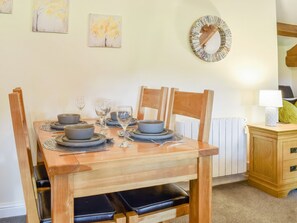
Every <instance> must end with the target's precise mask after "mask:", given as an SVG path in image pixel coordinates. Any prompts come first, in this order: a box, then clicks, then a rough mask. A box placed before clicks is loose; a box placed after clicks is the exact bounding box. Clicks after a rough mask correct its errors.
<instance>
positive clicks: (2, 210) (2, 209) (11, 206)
mask: <svg viewBox="0 0 297 223" xmlns="http://www.w3.org/2000/svg"><path fill="white" fill-rule="evenodd" d="M20 215H26V208H25V203H23V202H14V203H2V204H0V218H8V217H13V216H20Z"/></svg>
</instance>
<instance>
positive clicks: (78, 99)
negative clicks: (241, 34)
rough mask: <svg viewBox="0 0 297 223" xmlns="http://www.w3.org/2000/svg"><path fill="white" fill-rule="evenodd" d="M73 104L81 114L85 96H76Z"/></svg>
mask: <svg viewBox="0 0 297 223" xmlns="http://www.w3.org/2000/svg"><path fill="white" fill-rule="evenodd" d="M75 104H76V107H77V108H78V109H79V111H80V115H82V110H83V109H84V107H85V105H86V104H85V97H84V96H78V97H76V99H75Z"/></svg>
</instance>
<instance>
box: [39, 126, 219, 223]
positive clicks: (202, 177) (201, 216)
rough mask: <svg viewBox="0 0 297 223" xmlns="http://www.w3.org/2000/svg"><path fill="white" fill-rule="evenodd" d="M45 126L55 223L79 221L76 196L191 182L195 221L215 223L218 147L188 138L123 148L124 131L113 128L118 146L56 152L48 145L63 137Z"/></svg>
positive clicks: (41, 135) (43, 137)
mask: <svg viewBox="0 0 297 223" xmlns="http://www.w3.org/2000/svg"><path fill="white" fill-rule="evenodd" d="M87 122H88V123H95V120H87ZM43 125H45V122H44V121H36V122H34V129H35V132H36V136H37V140H38V145H39V146H38V147H39V151H40V152H41V155H42V157H43V161H44V163H45V166H46V169H47V172H48V175H49V178H50V183H51V209H52V210H51V215H52V222H53V223H61V222H63V223H68V222H69V223H73V221H74V217H73V216H74V210H73V204H74V198H76V197H84V196H90V195H95V194H104V193H110V192H116V191H123V190H129V189H135V188H142V187H149V186H154V185H161V184H167V183H175V182H185V181H190V214H189V219H190V222H191V223H194V222H195V223H197V222H199V223H207V222H211V186H212V185H211V183H212V180H211V178H212V173H211V158H212V156H213V155H215V154H218V148H217V147H215V146H212V145H209V144H207V143H203V142H199V141H197V140H192V139H189V138H183V139H182V141H181V142H180V143H174V142H173V143H165V144H164V145H160V144H157V143H154V142H151V141H137V140H135V141H133V142H132V141H131V142H130V146H129V147H128V148H121V147H120V146H119V145H120V143H121V141H122V140H123V139H122V138H121V137H119V136H118V131H119V130H120V128H119V127H110V128H108V129H107V130H106V131H105V134H106V137H107V138H113V140H112V141H113V143H107V144H106V147H105V149H104V150H103V151H89V152H88V151H87V152H79V153H77V152H73V151H71V152H69V151H56V150H50V149H48V148H47V147H46V146H45V142H46V141H48V140H52V139H54V137H56V136H57V135H58V134H59V133H55V132H51V131H45V130H43V128H41V127H42V126H43ZM95 126H96V127H95V132H99V131H100V128H99V126H97V125H95ZM60 134H63V133H60ZM65 150H67V148H66V147H65Z"/></svg>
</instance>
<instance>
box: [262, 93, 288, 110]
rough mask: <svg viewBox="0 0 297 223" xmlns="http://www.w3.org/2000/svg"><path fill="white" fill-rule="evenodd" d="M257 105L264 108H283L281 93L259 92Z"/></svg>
mask: <svg viewBox="0 0 297 223" xmlns="http://www.w3.org/2000/svg"><path fill="white" fill-rule="evenodd" d="M259 105H260V106H264V107H283V101H282V93H281V91H279V90H260V92H259Z"/></svg>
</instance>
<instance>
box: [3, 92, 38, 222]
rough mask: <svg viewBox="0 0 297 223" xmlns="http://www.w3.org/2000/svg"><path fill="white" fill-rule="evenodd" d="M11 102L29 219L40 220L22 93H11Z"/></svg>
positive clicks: (32, 220)
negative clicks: (23, 113)
mask: <svg viewBox="0 0 297 223" xmlns="http://www.w3.org/2000/svg"><path fill="white" fill-rule="evenodd" d="M9 103H10V112H11V118H12V124H13V131H14V138H15V144H16V150H17V156H18V163H19V169H20V174H21V180H22V187H23V194H24V198H25V204H26V210H27V219H30V222H39V217H38V211H37V204H36V188H35V187H34V183H33V182H35V180H33V171H32V166H33V165H32V158H31V151H30V148H29V147H28V144H27V140H26V137H27V136H26V130H25V129H26V126H24V121H23V115H22V102H21V98H20V94H19V93H18V92H13V93H10V94H9Z"/></svg>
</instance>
